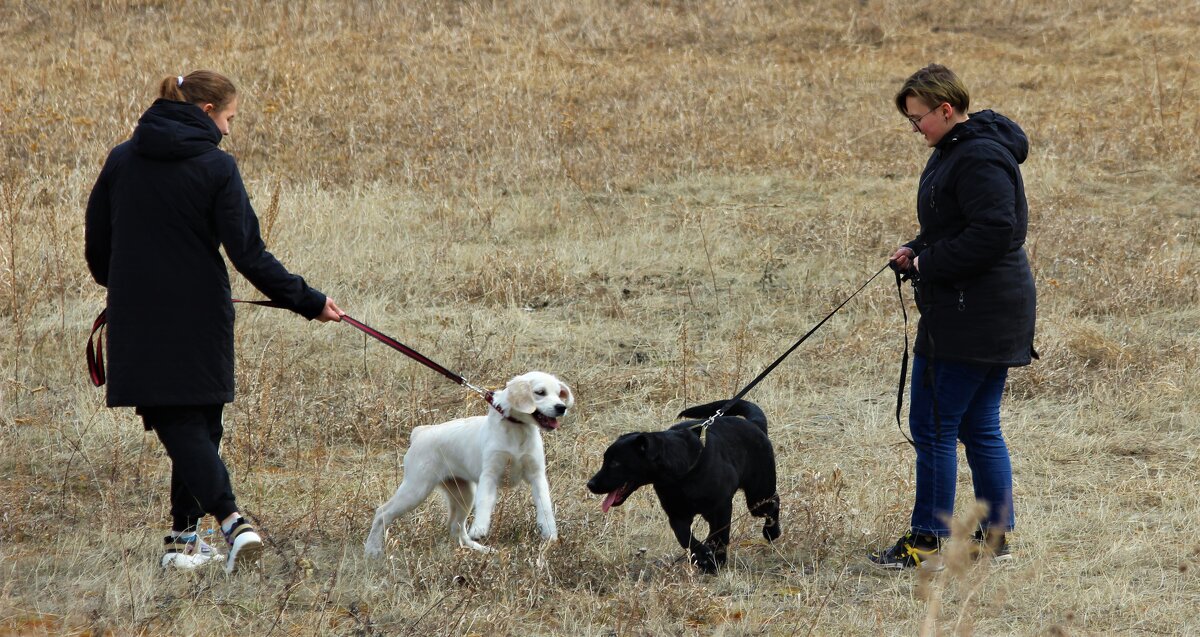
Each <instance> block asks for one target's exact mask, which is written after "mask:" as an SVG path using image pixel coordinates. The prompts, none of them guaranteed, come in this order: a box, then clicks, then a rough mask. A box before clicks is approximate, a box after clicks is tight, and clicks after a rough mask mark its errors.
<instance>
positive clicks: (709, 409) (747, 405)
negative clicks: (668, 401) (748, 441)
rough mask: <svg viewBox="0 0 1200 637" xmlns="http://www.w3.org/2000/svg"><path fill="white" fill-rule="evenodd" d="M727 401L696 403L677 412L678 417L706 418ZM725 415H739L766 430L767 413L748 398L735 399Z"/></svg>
mask: <svg viewBox="0 0 1200 637" xmlns="http://www.w3.org/2000/svg"><path fill="white" fill-rule="evenodd" d="M727 402H729V400H728V399H726V400H717V401H714V402H711V403H705V404H703V405H696V406H695V407H688V408H687V409H684V410H683V411H681V412H679V417H680V418H708V417H709V416H711V415H713V414H715V413H717V410H718V409H720V408H721V407H724V406H725V403H727ZM725 415H726V416H741V417H742V418H745V419H746V420H749V421H750V422H752V423H754V424H756V425H758V426H759V427H761V428H762V430H763V432H766V430H767V415H766V414H764V413H763V411H762V410H761V409H759V408H758V405H755V404H754V403H752V402H750V401H748V400H739V401H737V402H736V403H734V404H733V405H732V406H730V407H729V409H728V410H727V411H726V412H725Z"/></svg>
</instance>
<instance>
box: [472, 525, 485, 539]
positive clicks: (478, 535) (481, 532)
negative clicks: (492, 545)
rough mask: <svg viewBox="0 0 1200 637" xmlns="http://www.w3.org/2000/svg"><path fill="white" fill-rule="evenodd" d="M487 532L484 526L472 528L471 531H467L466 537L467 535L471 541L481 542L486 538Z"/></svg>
mask: <svg viewBox="0 0 1200 637" xmlns="http://www.w3.org/2000/svg"><path fill="white" fill-rule="evenodd" d="M488 531H489V529H488V527H486V526H472V527H471V529H470V530H469V531H467V535H469V536H470V537H471V539H472V540H481V539H483V538H485V537H487V534H488Z"/></svg>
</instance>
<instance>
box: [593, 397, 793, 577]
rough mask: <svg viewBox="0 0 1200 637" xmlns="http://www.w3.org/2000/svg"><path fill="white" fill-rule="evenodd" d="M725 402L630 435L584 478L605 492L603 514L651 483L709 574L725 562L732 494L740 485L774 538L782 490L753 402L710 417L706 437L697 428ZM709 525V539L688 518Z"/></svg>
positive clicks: (760, 415)
mask: <svg viewBox="0 0 1200 637" xmlns="http://www.w3.org/2000/svg"><path fill="white" fill-rule="evenodd" d="M725 402H727V401H718V402H713V403H708V404H707V405H698V406H696V407H691V408H688V409H685V410H683V411H682V412H680V414H679V417H680V418H697V419H699V420H688V421H685V422H681V423H679V424H677V425H674V426H672V427H671V428H670V429H668V430H666V431H657V432H648V433H647V432H638V433H628V434H624V435H622V436H621V437H620V438H617V440H616V442H614V443H612V445H610V446H609V447H608V449H607V450H605V452H604V466H602V467H600V471H599V472H597V473H596V475H595V476H593V477H592V479H591V480H588V483H587V486H588V489H589V490H591V492H592V493H596V494H602V493H606V494H608V496H607V497H605V498H604V503H603V504H602V505H601V506H602V507H603V509H604V511H606V512H607V511H608V509H609V508H610V507H614V506H621V504H622V503H624V502H625V499H626V498H628V497H629V496H630V494H632V493H633V492H634V491H636V490H637V489H638V488H639V487H641V486H642V485H646V484H651V485H654V492H655V493H657V494H658V501H659V502H660V503H662V507H663V510H664V511H666V512H667V518H668V519H669V520H670V523H671V530H672V531H674V532H675V537H676V539H678V540H679V544H680V545H682V546H683V547H684V548H686V549H688V553H689V555H690V557H691V560H692V563H694V564H696V565H698V566H699V567H700V568H701V569H703V570H704V571H705V572H707V573H714V572H716V570H717V567H718V566H721V565H724V564H725V547H726V546H728V545H729V524H730V520H731V519H732V517H733V495H734V493H736V492H737V490H738V489H742V490H743V491H744V493H745V496H746V506H747V507H748V508H749V509H750V514H751V515H753V516H755V517H760V518H766V521H765V522H764V523H763V530H762V533H763V537H765V538H767V540H768V541H771V540H774V539H775V538H777V537H779V495H778V494H777V493H776V492H775V450H774V449H773V448H772V447H771V440H770V439H769V438H767V417H766V416H765V415H763V412H762V410H761V409H759V408H758V405H755V404H754V403H751V402H748V401H744V400H740V401H738V402H737V403H735V404H734V405H733V406H732V407H731V408H730V409H729V412H728V413H726V414H725V415H723V416H721V417H720V418H717V419H716V420H714V421H713V423H712V425H710V426H709V428H708V435H707V442H706V443H703V444H702V443H701V441H700V429H699V427H698V425H699V424H700V423H702V422H704V420H705V419H707V418H708V417H709V416H712V415H713V414H715V413H716V411H717V409H719V408H720V407H722V406H723V405H724V404H725ZM696 515H700V516H701V517H703V518H704V519H705V520H706V521H707V522H708V531H709V535H708V539H706V540H705V541H704V543H701V542H699V541H697V540H696V538H695V537H693V536H692V520H693V519H695V517H696Z"/></svg>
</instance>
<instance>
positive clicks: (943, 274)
mask: <svg viewBox="0 0 1200 637" xmlns="http://www.w3.org/2000/svg"><path fill="white" fill-rule="evenodd" d="M1028 152H1029V141H1028V139H1026V137H1025V133H1024V131H1022V130H1021V128H1020V127H1019V126H1017V124H1016V123H1014V122H1013V121H1012V120H1010V119H1008V118H1007V117H1004V116H1003V115H1000V114H997V113H995V112H992V111H990V110H985V111H980V112H978V113H974V114H972V115H971V116H970V118H968V119H967V121H965V122H962V123H960V124H958V125H957V126H955V127H954V128H952V129H951V130H949V131H948V132H947V133H946V134H945V136H944V137H942V139H941V141H939V142H938V144H937V146H936V147H935V149H934V151H933V154H932V155H930V157H929V161H928V163H926V164H925V170H924V171H923V172H922V173H921V182H920V185H919V186H918V189H917V218H918V220H919V221H920V223H921V230H920V233H919V234H918V235H917V238H916V239H914V240H913V241H912V242H910V243H908V244H907V245H908V247H910V248H912V249H913V251H914V252H915V253H916V254H917V256H919V257H920V258H921V261H920V268H921V271H920V274H919V277H918V278H917V280H916V283H915V286H916V297H917V308H918V309H919V310H920V312H921V319H920V322H919V323H918V326H917V341H916V345H915V346H914V349H915V351H916V352H917V353H919V354H922V355H924V356H928V357H930V358H932V359H935V360H948V361H958V362H966V363H977V364H984V365H1001V366H1009V367H1012V366H1019V365H1028V364H1029V363H1030V362H1031V358H1032V357H1033V356H1036V354H1035V353H1034V351H1033V330H1034V320H1035V314H1036V307H1037V291H1036V290H1035V288H1034V283H1033V273H1032V271H1031V270H1030V269H1029V259H1028V257H1027V256H1026V254H1025V247H1024V246H1025V233H1026V230H1027V226H1028V221H1029V208H1028V205H1027V204H1026V202H1025V184H1024V182H1023V181H1022V179H1021V169H1020V166H1019V164H1020V163H1021V162H1023V161H1025V157H1026V156H1027V155H1028Z"/></svg>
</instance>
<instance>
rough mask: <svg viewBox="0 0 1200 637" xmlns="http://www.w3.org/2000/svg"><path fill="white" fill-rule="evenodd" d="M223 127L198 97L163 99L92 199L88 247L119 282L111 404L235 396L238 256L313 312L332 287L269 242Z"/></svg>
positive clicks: (111, 287) (114, 154) (100, 275)
mask: <svg viewBox="0 0 1200 637" xmlns="http://www.w3.org/2000/svg"><path fill="white" fill-rule="evenodd" d="M220 141H221V131H220V130H219V129H218V128H217V125H216V123H215V122H214V121H213V120H212V118H210V117H209V116H208V115H207V114H205V113H204V111H203V110H201V109H200V108H199V107H198V106H196V105H194V104H188V103H184V102H174V101H170V100H165V99H160V100H157V101H155V102H154V104H153V105H152V106H151V107H150V108H149V109H148V110H147V111H146V112H145V113H144V114H143V115H142V117H141V119H140V120H138V125H137V128H136V129H135V130H134V133H133V137H132V138H131V139H130V140H129V141H127V142H125V143H123V144H120V145H119V146H117V147H116V148H114V149H113V150H112V151H111V152H110V153H109V155H108V159H107V160H106V161H105V163H104V168H103V169H102V170H101V171H100V177H99V178H98V179H97V180H96V185H95V186H94V187H93V188H92V193H91V196H90V197H89V198H88V204H87V222H86V226H85V247H84V252H85V256H86V258H87V264H88V269H89V270H91V273H92V277H94V278H95V279H96V282H97V283H99V284H100V285H103V286H105V287H107V288H108V405H109V406H110V407H119V406H139V407H140V406H162V405H210V404H221V403H228V402H231V401H233V395H234V380H233V361H234V354H233V317H234V313H233V302H232V299H231V295H230V288H229V274H228V272H227V271H226V268H225V261H224V259H222V258H221V253H220V251H219V249H218V248H219V247H220V246H223V247H224V248H225V254H226V255H227V256H228V257H229V260H230V262H232V263H233V265H234V267H235V268H237V270H238V272H241V273H242V274H243V275H244V276H245V277H246V278H247V279H248V280H249V281H250V282H251V283H252V284H254V286H255V287H256V288H258V289H259V290H261V291H262V292H263V293H264V294H266V295H267V296H268V297H269V298H270V299H271V300H274V301H277V302H280V303H282V304H283V305H284V306H286V307H288V308H289V309H292V310H293V311H295V312H297V313H299V314H301V315H303V316H305V317H306V318H309V319H312V318H315V317H316V316H318V315H319V314H320V313H321V311H322V309H323V308H324V306H325V295H323V294H321V293H320V292H318V291H316V290H314V289H312V288H310V287H309V286H308V285H307V284H306V283H305V282H304V279H303V278H301V277H299V276H296V275H293V274H290V273H289V272H288V271H287V270H286V269H285V268H284V267H283V265H282V264H280V263H279V261H278V260H277V259H276V258H275V257H274V256H273V255H272V254H271V253H270V252H268V251H267V250H266V246H265V245H264V244H263V240H262V237H261V235H260V233H259V226H258V218H257V217H256V216H255V214H254V209H253V208H252V207H251V206H250V199H249V197H248V196H247V195H246V188H245V186H244V185H243V184H242V177H241V174H240V173H239V172H238V168H237V164H236V162H235V161H234V159H233V157H232V156H230V155H229V154H228V153H226V152H224V151H222V150H220V149H219V148H218V147H217V144H218V143H220Z"/></svg>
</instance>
